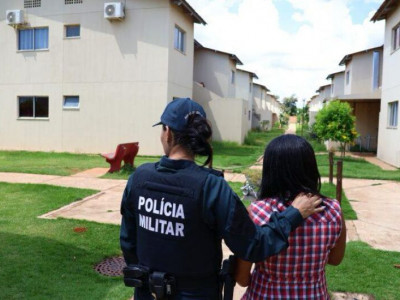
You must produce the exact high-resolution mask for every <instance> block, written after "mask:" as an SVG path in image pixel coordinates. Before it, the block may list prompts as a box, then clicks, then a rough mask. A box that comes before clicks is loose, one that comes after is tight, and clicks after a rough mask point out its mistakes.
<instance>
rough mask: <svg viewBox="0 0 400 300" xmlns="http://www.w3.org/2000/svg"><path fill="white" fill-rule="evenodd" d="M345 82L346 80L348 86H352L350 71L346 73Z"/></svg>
mask: <svg viewBox="0 0 400 300" xmlns="http://www.w3.org/2000/svg"><path fill="white" fill-rule="evenodd" d="M345 80H346V85H349V84H350V70H347V71H346V77H345Z"/></svg>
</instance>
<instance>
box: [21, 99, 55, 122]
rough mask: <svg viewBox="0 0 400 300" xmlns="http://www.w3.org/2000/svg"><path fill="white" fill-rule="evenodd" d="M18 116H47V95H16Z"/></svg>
mask: <svg viewBox="0 0 400 300" xmlns="http://www.w3.org/2000/svg"><path fill="white" fill-rule="evenodd" d="M18 108H19V113H18V117H20V118H48V117H49V97H32V96H29V97H25V96H24V97H18Z"/></svg>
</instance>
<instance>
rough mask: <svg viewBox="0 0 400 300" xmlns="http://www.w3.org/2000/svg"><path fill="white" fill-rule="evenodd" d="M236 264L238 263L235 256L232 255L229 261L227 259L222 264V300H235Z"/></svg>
mask: <svg viewBox="0 0 400 300" xmlns="http://www.w3.org/2000/svg"><path fill="white" fill-rule="evenodd" d="M235 263H236V257H235V256H234V255H230V256H229V258H228V259H225V260H224V261H223V262H222V268H221V271H220V280H221V299H223V300H232V299H233V291H234V289H235V285H236V281H235V277H234V273H235ZM222 294H223V297H222Z"/></svg>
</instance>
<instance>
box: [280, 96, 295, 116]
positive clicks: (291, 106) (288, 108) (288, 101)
mask: <svg viewBox="0 0 400 300" xmlns="http://www.w3.org/2000/svg"><path fill="white" fill-rule="evenodd" d="M296 102H297V97H296V95H292V96H290V97H285V98H283V114H284V115H289V116H295V115H296V113H297V106H296Z"/></svg>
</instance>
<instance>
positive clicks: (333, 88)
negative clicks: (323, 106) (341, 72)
mask: <svg viewBox="0 0 400 300" xmlns="http://www.w3.org/2000/svg"><path fill="white" fill-rule="evenodd" d="M334 93H335V85H334V84H333V83H332V85H331V97H333V95H334Z"/></svg>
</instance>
